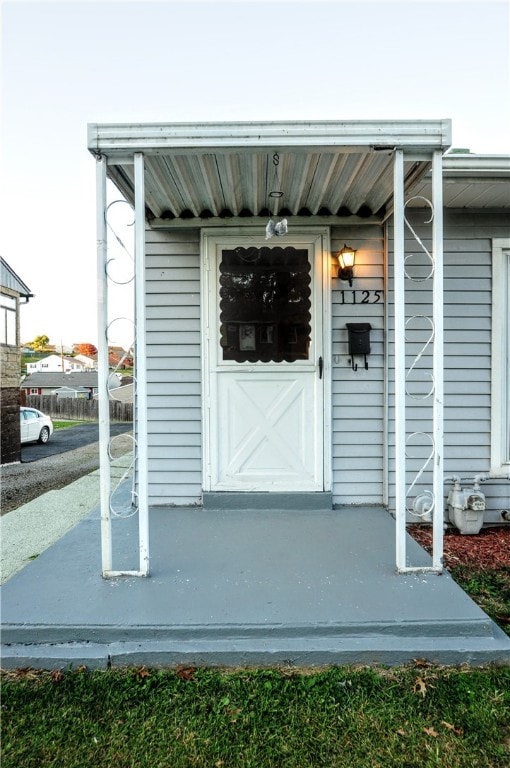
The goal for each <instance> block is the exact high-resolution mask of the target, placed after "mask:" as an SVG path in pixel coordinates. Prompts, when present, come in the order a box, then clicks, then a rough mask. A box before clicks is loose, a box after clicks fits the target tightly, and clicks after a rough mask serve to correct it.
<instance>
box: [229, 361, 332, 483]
mask: <svg viewBox="0 0 510 768" xmlns="http://www.w3.org/2000/svg"><path fill="white" fill-rule="evenodd" d="M218 379H219V381H218V384H219V386H218V399H219V402H218V418H219V424H220V425H222V426H221V428H220V430H219V431H218V437H219V444H218V456H219V461H218V477H217V482H216V487H217V489H218V490H219V489H220V488H228V489H246V490H247V489H250V490H255V491H268V490H288V489H289V488H292V489H294V490H310V489H315V490H321V489H322V477H321V476H320V475H321V471H320V467H318V466H317V464H316V461H315V457H316V450H315V445H314V444H315V440H316V435H315V434H314V429H313V421H314V418H313V411H314V401H315V392H314V389H315V374H314V372H305V375H303V372H301V375H299V376H296V374H295V373H290V372H286V373H283V372H282V373H280V372H273V373H267V372H266V373H259V372H257V375H256V376H253V373H249V374H247V373H243V372H239V373H238V374H235V373H232V372H228V373H227V374H226V375H225V374H220V375H219V377H218Z"/></svg>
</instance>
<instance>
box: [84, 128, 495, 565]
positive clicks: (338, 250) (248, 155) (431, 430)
mask: <svg viewBox="0 0 510 768" xmlns="http://www.w3.org/2000/svg"><path fill="white" fill-rule="evenodd" d="M450 144H451V125H450V122H449V121H448V120H446V121H443V120H438V121H395V122H389V121H365V122H363V121H361V122H360V121H352V122H342V123H336V122H291V123H231V124H230V123H229V124H227V123H222V124H197V125H193V124H168V125H164V124H163V125H157V126H154V125H144V124H136V125H90V126H89V149H90V151H91V152H92V153H93V154H94V155H95V156H96V158H97V160H98V213H99V214H100V215H98V221H99V222H100V230H99V232H98V242H99V243H103V244H104V252H103V259H104V262H105V264H106V261H107V250H106V248H107V246H106V241H107V231H106V230H107V227H106V223H104V222H105V216H106V199H105V195H104V192H103V190H104V188H105V179H106V177H108V178H109V179H110V180H111V181H112V182H113V183H114V184H115V185H116V186H117V187H118V189H119V190H120V192H121V193H122V194H123V195H124V197H125V198H126V200H127V201H128V202H129V203H130V204H132V205H133V206H135V219H136V223H135V227H136V232H137V238H138V239H137V243H138V244H139V248H138V253H137V257H136V269H137V271H138V273H139V274H140V276H141V280H142V282H143V284H144V285H145V293H144V294H143V293H141V292H140V291H139V292H138V293H137V299H136V317H137V347H136V359H137V391H138V393H139V395H138V402H137V404H136V405H137V408H136V412H137V413H138V423H137V425H136V434H137V440H138V444H139V445H140V443H141V441H143V443H144V444H143V449H144V451H143V455H144V456H146V455H148V456H149V457H150V458H149V459H148V460H147V463H146V464H144V462H143V461H141V462H140V464H139V475H138V480H139V482H140V487H141V488H142V489H146V495H144V493H142V494H141V495H140V505H141V509H143V510H144V514H145V513H146V510H147V505H149V504H153V505H160V506H161V505H167V506H169V507H170V506H186V505H189V506H190V507H192V506H196V505H201V504H204V505H205V504H206V503H207V504H209V503H222V502H224V503H225V504H228V503H229V502H228V498H229V497H231V498H232V497H233V496H234V494H237V495H236V496H235V498H236V503H241V504H243V501H242V500H243V499H245V502H244V505H245V506H246V507H247V508H251V507H253V505H254V503H255V505H256V504H259V503H265V502H264V501H262V502H260V499H261V498H262V499H267V498H268V497H267V494H272V495H273V496H274V495H275V494H281V496H282V499H283V502H282V503H285V504H287V503H291V504H292V503H294V502H293V499H294V501H295V503H296V504H299V503H301V502H300V499H301V500H304V501H303V502H302V503H304V504H307V503H309V501H310V499H311V498H312V495H313V498H314V500H319V501H320V502H321V503H323V504H326V505H329V507H332V506H333V507H335V508H337V507H339V508H341V507H343V506H345V505H349V506H351V505H357V506H358V507H359V510H360V512H359V513H360V515H362V514H363V509H364V508H366V507H367V505H370V506H374V505H375V506H381V507H384V508H387V509H389V510H390V511H391V512H392V513H394V514H395V516H396V519H397V541H398V542H400V544H398V545H397V568H398V570H400V571H402V570H405V567H406V566H405V545H404V544H403V541H404V539H403V536H404V535H405V532H404V527H405V523H406V521H409V520H411V521H412V520H414V521H416V522H420V521H428V520H431V519H433V520H434V526H435V530H438V531H439V534H438V535H439V536H442V524H443V510H444V509H445V504H446V497H447V495H448V492H449V490H450V485H451V483H450V481H449V480H448V481H447V480H446V478H448V477H451V476H459V477H461V478H463V479H464V478H469V482H468V485H473V480H472V478H474V477H475V476H477V475H486V476H487V477H489V478H490V479H489V480H488V481H487V482H485V483H484V484H483V491H484V492H485V494H486V511H485V514H484V515H483V513H482V517H483V521H485V522H486V523H500V524H505V522H508V520H509V519H510V512H509V509H510V495H509V481H508V478H509V473H510V427H509V416H510V407H509V404H508V397H509V395H508V393H509V392H510V379H509V376H510V374H509V368H510V365H509V364H510V360H509V338H510V315H509V299H508V296H509V289H510V266H509V264H510V224H509V222H510V220H509V214H510V210H509V209H510V158H509V157H506V156H490V155H489V156H477V155H471V154H468V153H467V154H466V153H465V154H453V153H452V154H448V152H447V150H448V149H449V147H450ZM138 192H140V194H139V195H138V194H137V193H138ZM346 245H348V246H349V247H350V248H351V249H352V250H353V251H355V255H354V258H355V263H354V267H353V269H352V270H350V269H349V266H348V265H344V268H343V269H340V270H339V258H340V257H341V256H345V254H342V251H344V246H346ZM102 273H104V274H106V269H103V270H102ZM104 280H105V281H106V280H107V278H106V277H104ZM102 295H103V296H104V291H103V293H102ZM103 330H104V329H103ZM100 331H101V329H100ZM104 335H105V336H106V334H104ZM100 336H101V333H100ZM105 375H107V372H106V371H102V372H100V377H101V376H105ZM102 471H107V470H106V468H105V467H104V466H103V468H102ZM462 485H463V486H464V485H465V482H464V480H462ZM289 498H290V499H291V500H290V502H289V501H288V499H289ZM239 499H240V500H241V501H239ZM310 503H312V502H310ZM313 503H315V501H314V502H313ZM310 514H313V512H311V513H310ZM268 535H270V533H269V532H268ZM141 552H142V549H141ZM440 554H441V553H440V552H439V553H436V555H435V556H434V557H435V559H434V563H435V565H434V567H435V568H436V569H440Z"/></svg>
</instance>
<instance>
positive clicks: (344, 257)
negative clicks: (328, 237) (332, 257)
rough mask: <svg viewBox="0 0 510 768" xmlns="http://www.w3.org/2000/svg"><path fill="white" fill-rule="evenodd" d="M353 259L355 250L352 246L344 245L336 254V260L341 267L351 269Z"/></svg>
mask: <svg viewBox="0 0 510 768" xmlns="http://www.w3.org/2000/svg"><path fill="white" fill-rule="evenodd" d="M355 259H356V250H355V249H354V248H350V247H349V246H348V245H344V247H343V248H342V250H341V251H340V253H339V254H338V262H339V264H340V266H341V267H342V269H352V267H353V266H354V261H355Z"/></svg>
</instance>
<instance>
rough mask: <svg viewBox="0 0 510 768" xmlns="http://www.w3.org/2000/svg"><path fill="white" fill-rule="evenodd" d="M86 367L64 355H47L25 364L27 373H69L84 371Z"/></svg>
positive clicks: (73, 358) (80, 361) (82, 363)
mask: <svg viewBox="0 0 510 768" xmlns="http://www.w3.org/2000/svg"><path fill="white" fill-rule="evenodd" d="M87 367H89V366H86V365H85V363H84V362H83V361H82V360H77V359H76V358H75V357H66V356H64V355H48V357H43V358H41V359H40V360H37V361H36V362H35V363H27V374H29V373H70V372H71V371H84V370H85V369H86V368H87Z"/></svg>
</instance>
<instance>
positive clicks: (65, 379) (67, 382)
mask: <svg viewBox="0 0 510 768" xmlns="http://www.w3.org/2000/svg"><path fill="white" fill-rule="evenodd" d="M119 384H120V380H119V377H118V376H116V375H115V374H112V375H111V376H110V377H109V386H110V388H111V389H113V388H115V387H118V386H119ZM60 388H65V389H66V390H75V391H81V392H87V393H90V394H91V395H95V394H96V393H97V391H98V389H97V388H98V380H97V371H81V372H78V373H31V374H30V375H29V376H27V377H26V378H25V380H24V381H23V382H22V384H21V389H22V390H23V391H24V393H25V394H26V395H27V396H29V395H53V394H55V392H56V391H57V390H59V389H60Z"/></svg>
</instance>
